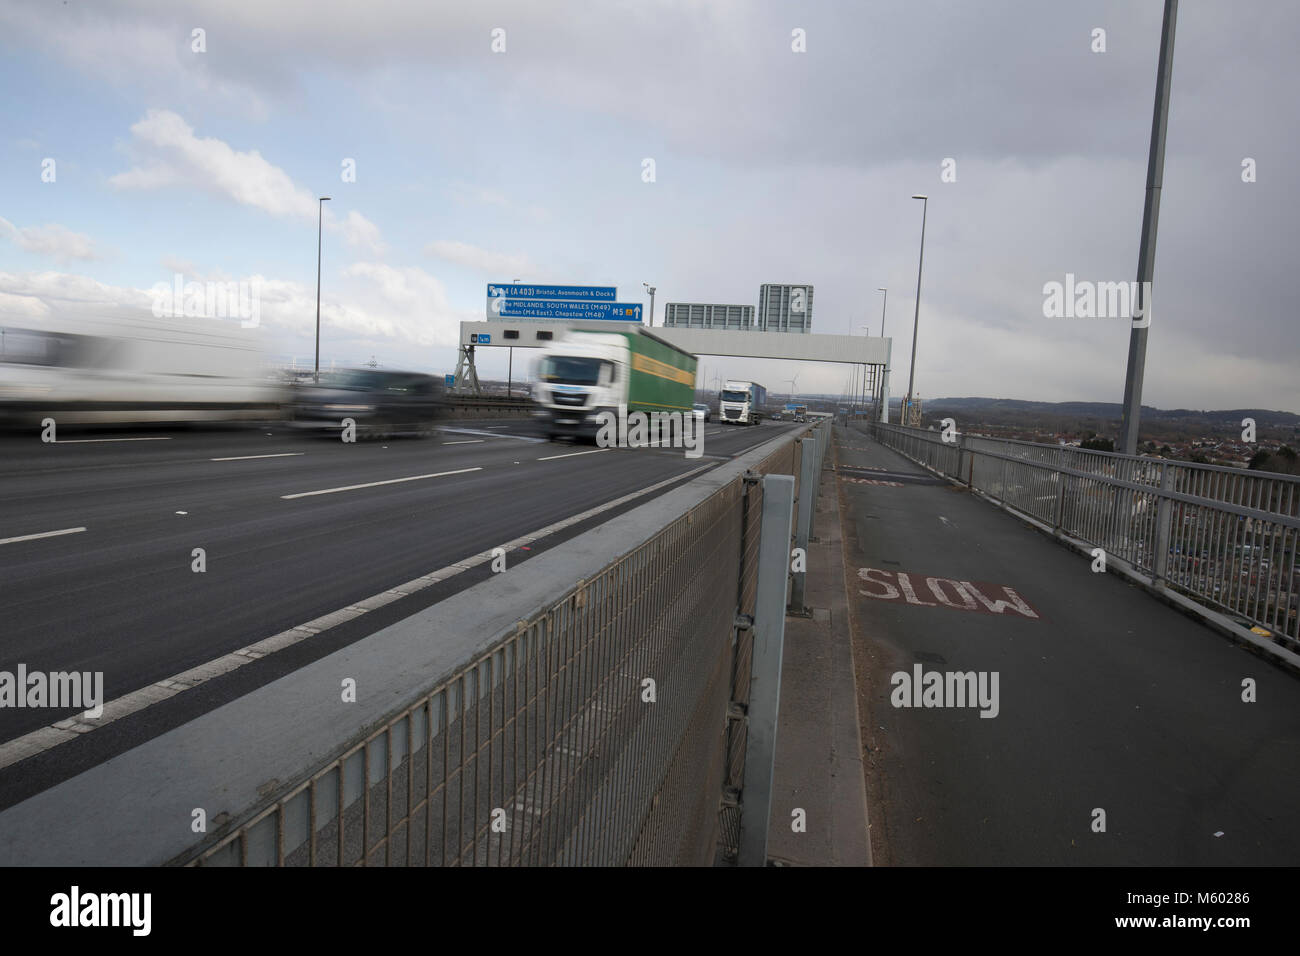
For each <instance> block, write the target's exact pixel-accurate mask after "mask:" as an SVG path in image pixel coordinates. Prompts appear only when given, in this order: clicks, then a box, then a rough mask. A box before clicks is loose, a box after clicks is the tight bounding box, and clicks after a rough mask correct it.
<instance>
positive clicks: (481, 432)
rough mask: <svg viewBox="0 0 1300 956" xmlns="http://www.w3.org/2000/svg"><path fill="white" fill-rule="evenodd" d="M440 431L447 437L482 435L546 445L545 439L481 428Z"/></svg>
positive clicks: (445, 429)
mask: <svg viewBox="0 0 1300 956" xmlns="http://www.w3.org/2000/svg"><path fill="white" fill-rule="evenodd" d="M442 430H443V431H444V432H446V433H447V434H449V435H483V436H484V437H486V438H513V439H515V440H516V441H527V442H532V443H533V444H535V445H544V444H546V439H545V438H533V437H531V436H529V435H509V434H505V435H503V434H499V433H497V432H489V431H485V430H483V429H481V428H444V429H442Z"/></svg>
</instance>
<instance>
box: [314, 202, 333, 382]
mask: <svg viewBox="0 0 1300 956" xmlns="http://www.w3.org/2000/svg"><path fill="white" fill-rule="evenodd" d="M329 201H330V197H329V196H321V197H320V199H319V201H318V202H317V203H316V371H315V375H314V377H315V380H316V383H317V384H319V383H320V245H321V224H322V222H323V220H324V215H325V213H324V210H325V204H326V203H327V202H329Z"/></svg>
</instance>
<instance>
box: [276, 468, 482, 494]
mask: <svg viewBox="0 0 1300 956" xmlns="http://www.w3.org/2000/svg"><path fill="white" fill-rule="evenodd" d="M482 470H483V469H482V468H481V467H476V468H458V469H456V470H455V471H435V472H434V473H433V474H431V475H411V476H409V477H407V478H389V479H388V480H387V481H367V482H366V483H365V484H361V485H344V486H343V487H341V488H322V489H321V490H320V491H300V492H298V493H297V494H296V495H281V496H280V497H281V498H283V499H285V500H286V501H287V500H288V499H290V498H310V497H312V496H313V495H332V494H334V493H336V492H339V491H356V490H357V489H358V488H378V487H379V486H380V485H396V484H400V483H401V482H403V481H421V480H423V479H425V478H445V477H446V476H447V475H463V474H466V473H468V472H471V471H482Z"/></svg>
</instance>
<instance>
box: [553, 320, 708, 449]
mask: <svg viewBox="0 0 1300 956" xmlns="http://www.w3.org/2000/svg"><path fill="white" fill-rule="evenodd" d="M697 364H698V362H697V360H696V357H695V356H694V355H692V354H691V353H690V352H687V351H685V350H683V349H680V348H678V347H677V346H675V345H672V344H671V343H669V342H666V341H664V340H663V339H661V338H659V337H658V336H656V335H654V334H652V333H650V332H648V331H646V330H645V328H644V327H643V326H633V327H631V328H627V329H618V330H616V331H615V330H611V331H609V332H569V333H567V334H565V335H564V337H563V338H561V339H558V340H556V341H555V342H554V344H552V345H550V346H549V347H547V348H546V349H544V350H543V351H542V354H541V356H540V357H539V358H538V359H537V363H536V366H535V370H536V371H535V375H534V378H535V379H536V383H535V384H534V386H533V401H534V402H535V403H536V405H537V408H536V410H535V412H534V414H535V415H536V416H537V418H538V420H539V421H540V423H541V425H542V428H543V430H544V431H545V432H546V435H547V437H548V438H552V439H554V438H557V437H559V436H562V435H567V436H572V437H575V438H577V437H583V438H595V437H596V434H597V432H599V431H600V428H601V418H600V413H601V412H612V413H613V414H614V415H615V416H617V415H618V414H619V406H621V405H622V406H626V408H627V411H628V412H629V413H631V412H644V413H646V414H651V413H654V412H668V413H672V412H677V413H679V414H682V415H692V414H694V411H693V409H694V405H695V370H696V366H697Z"/></svg>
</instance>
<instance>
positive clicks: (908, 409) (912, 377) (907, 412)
mask: <svg viewBox="0 0 1300 956" xmlns="http://www.w3.org/2000/svg"><path fill="white" fill-rule="evenodd" d="M912 198H913V199H919V200H921V256H920V258H919V259H918V260H917V263H916V312H915V313H914V314H913V316H912V371H911V372H909V373H908V376H907V404H906V405H905V406H903V415H904V417H905V419H910V418H911V417H912V386H913V385H914V384H915V383H916V330H917V327H918V326H919V325H920V323H921V269H922V267H923V266H924V265H925V216H926V213H927V212H928V211H929V207H930V197H928V196H913V197H912ZM907 423H908V422H907V420H904V422H903V424H904V425H906V424H907Z"/></svg>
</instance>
